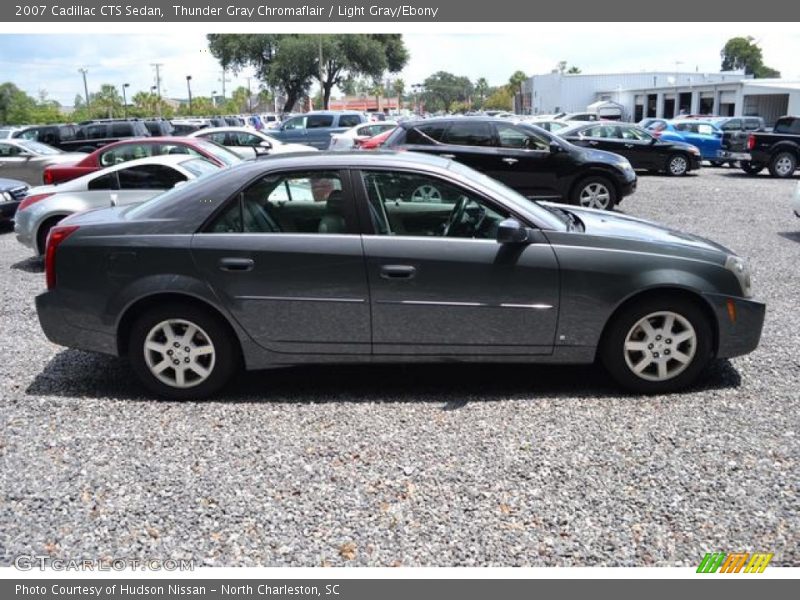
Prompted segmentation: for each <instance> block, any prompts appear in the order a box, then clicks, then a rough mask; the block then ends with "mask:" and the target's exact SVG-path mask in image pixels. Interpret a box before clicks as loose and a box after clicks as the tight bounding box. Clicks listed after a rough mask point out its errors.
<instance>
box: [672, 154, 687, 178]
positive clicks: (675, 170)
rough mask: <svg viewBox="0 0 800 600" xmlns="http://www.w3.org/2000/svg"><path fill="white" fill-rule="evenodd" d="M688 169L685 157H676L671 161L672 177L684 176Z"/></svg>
mask: <svg viewBox="0 0 800 600" xmlns="http://www.w3.org/2000/svg"><path fill="white" fill-rule="evenodd" d="M687 168H688V163H687V162H686V158H685V157H683V156H674V157H673V158H672V160H670V161H669V172H670V173H671V174H672V175H683V174H684V173H686V169H687Z"/></svg>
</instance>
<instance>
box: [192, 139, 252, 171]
mask: <svg viewBox="0 0 800 600" xmlns="http://www.w3.org/2000/svg"><path fill="white" fill-rule="evenodd" d="M197 145H198V147H200V148H202V149H203V150H205V151H206V152H208V153H209V154H210V155H211V156H213V157H214V158H216V159H217V160H219V161H220V162H221V163H222V164H224V165H225V166H227V167H230V166H232V165H235V164H236V163H239V162H242V159H241V157H240V156H239V155H238V154H236V153H235V152H231V151H230V150H228V149H227V148H226V147H225V146H220V145H219V144H217V143H216V142H212V141H211V140H197Z"/></svg>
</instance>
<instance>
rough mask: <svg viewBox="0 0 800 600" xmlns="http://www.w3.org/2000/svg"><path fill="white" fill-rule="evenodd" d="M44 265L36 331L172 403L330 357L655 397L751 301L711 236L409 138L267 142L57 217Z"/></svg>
mask: <svg viewBox="0 0 800 600" xmlns="http://www.w3.org/2000/svg"><path fill="white" fill-rule="evenodd" d="M45 267H46V275H47V283H48V291H47V292H46V293H44V294H42V295H40V296H39V297H38V298H37V300H36V304H37V309H38V312H39V318H40V321H41V324H42V327H43V329H44V331H45V333H46V334H47V336H48V338H50V340H52V341H53V342H55V343H57V344H61V345H64V346H70V347H73V348H80V349H84V350H92V351H98V352H104V353H108V354H114V355H119V356H127V357H128V358H129V360H130V364H131V366H132V368H133V369H134V370H135V371H136V373H137V374H138V375H139V377H140V378H141V380H142V381H143V382H144V384H145V385H146V386H147V387H148V388H149V389H150V390H152V391H153V392H155V393H156V394H159V395H163V396H169V397H175V398H197V397H201V396H206V395H208V394H211V393H214V392H216V391H218V390H219V389H220V388H221V387H222V386H223V385H224V384H225V383H226V382H227V381H228V380H229V379H230V378H231V376H232V375H233V374H234V373H235V372H236V370H237V369H239V368H242V367H244V368H247V369H262V368H267V367H271V366H275V365H286V364H297V363H330V362H343V363H344V362H346V363H385V362H434V361H463V362H478V363H480V362H488V361H494V362H505V363H509V362H519V363H528V362H546V363H572V364H578V363H592V362H594V361H596V360H600V361H601V362H602V363H603V364H604V365H605V366H606V367H607V369H608V370H609V371H610V373H611V374H612V375H613V376H614V377H615V378H616V380H617V381H619V382H620V383H621V384H622V385H623V386H625V387H626V388H628V389H630V390H633V391H636V392H643V393H663V392H671V391H674V390H677V389H680V388H682V387H684V386H686V385H689V384H691V383H692V382H693V381H694V380H695V379H696V378H697V377H698V376H699V375H700V374H701V373H702V371H703V369H704V367H705V366H706V364H707V363H708V362H709V360H711V359H712V358H713V357H732V356H738V355H741V354H745V353H748V352H750V351H752V350H753V349H754V348H755V347H756V346H757V344H758V341H759V338H760V335H761V328H762V324H763V320H764V309H765V307H764V305H763V304H761V303H758V302H755V301H753V300H752V299H751V291H750V273H749V269H748V267H747V264H746V263H745V261H743V260H742V259H741V258H739V257H737V256H736V255H735V254H733V253H732V252H731V251H730V250H727V249H726V248H724V247H722V246H720V245H718V244H715V243H713V242H710V241H708V240H705V239H702V238H699V237H696V236H693V235H688V234H685V233H681V232H678V231H673V230H670V229H667V228H665V227H662V226H659V225H656V224H653V223H649V222H646V221H643V220H640V219H635V218H632V217H628V216H623V215H619V214H616V213H613V212H608V211H599V210H591V209H584V208H576V207H573V206H560V205H541V204H537V203H535V202H532V201H530V200H527V199H526V198H524V197H522V196H520V195H519V194H518V193H516V192H514V191H512V190H511V189H510V188H507V187H506V186H504V185H503V184H500V183H498V182H497V181H495V180H493V179H490V178H489V177H487V176H484V175H481V174H479V173H477V172H475V171H473V170H471V169H469V168H467V167H465V166H463V165H461V164H459V163H457V162H455V161H448V160H444V159H441V158H437V157H431V156H424V155H418V154H415V153H411V152H402V153H397V154H395V153H381V152H376V153H371V152H354V153H343V152H342V153H330V154H327V153H314V154H310V153H309V154H294V155H291V156H286V157H273V158H270V159H268V160H261V161H252V162H247V163H242V164H241V165H237V166H234V167H232V168H230V169H228V170H225V171H221V172H220V173H218V174H214V175H211V176H209V177H207V178H204V179H202V180H198V181H197V182H190V183H187V184H185V185H182V186H180V187H178V188H176V189H174V190H171V191H169V192H167V193H165V194H163V195H161V196H158V197H156V198H154V199H153V200H150V201H148V202H146V203H144V204H141V205H139V206H135V207H121V208H108V209H103V210H97V211H91V212H87V213H84V214H80V215H75V216H71V217H69V218H67V219H65V220H64V221H62V222H61V223H60V225H59V226H58V227H57V228H56V229H54V230H53V231H52V233H51V235H50V239H49V242H48V246H47V250H46V253H45ZM265 381H268V380H265ZM265 385H266V384H265Z"/></svg>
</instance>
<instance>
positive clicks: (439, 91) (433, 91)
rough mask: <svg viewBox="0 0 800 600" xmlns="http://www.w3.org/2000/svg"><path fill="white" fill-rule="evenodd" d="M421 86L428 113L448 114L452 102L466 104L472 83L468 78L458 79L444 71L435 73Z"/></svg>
mask: <svg viewBox="0 0 800 600" xmlns="http://www.w3.org/2000/svg"><path fill="white" fill-rule="evenodd" d="M423 85H424V86H425V92H424V93H423V95H422V97H423V100H424V102H425V109H426V110H428V111H430V112H436V111H440V110H444V111H447V112H449V111H450V110H451V108H452V105H453V103H454V102H467V101H468V99H469V97H470V95H471V94H472V82H471V81H470V80H469V78H468V77H459V76H458V75H453V74H452V73H448V72H446V71H437V72H436V73H434V74H433V75H431V76H429V77H428V78H427V79H425V81H424V82H423Z"/></svg>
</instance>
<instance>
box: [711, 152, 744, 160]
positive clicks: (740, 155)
mask: <svg viewBox="0 0 800 600" xmlns="http://www.w3.org/2000/svg"><path fill="white" fill-rule="evenodd" d="M717 158H723V159H725V160H752V159H751V157H750V153H749V152H728V151H727V150H720V151H719V152H717Z"/></svg>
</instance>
